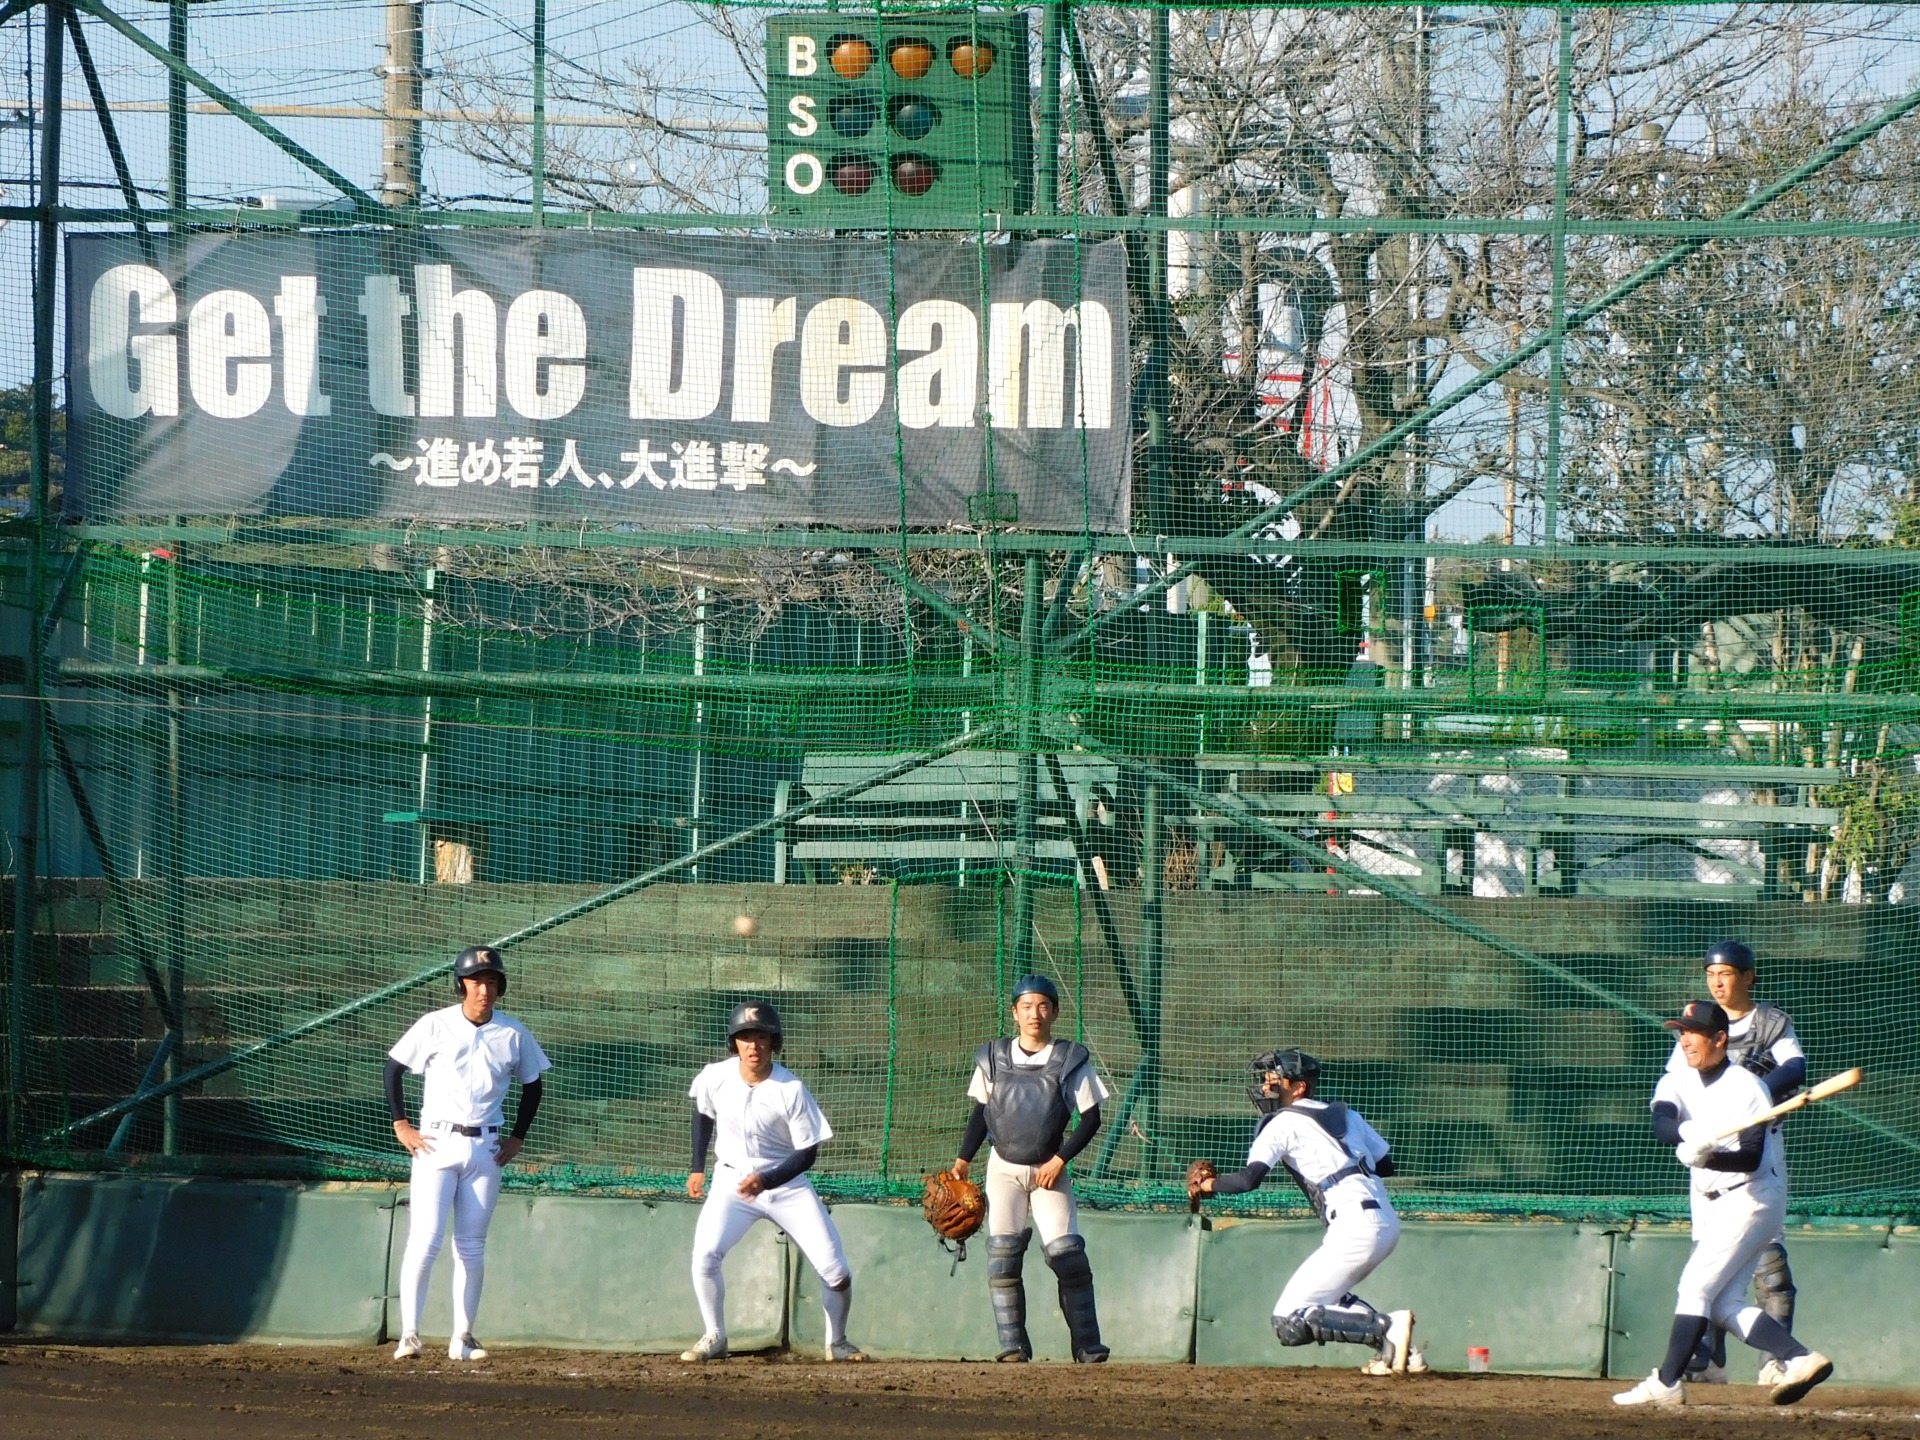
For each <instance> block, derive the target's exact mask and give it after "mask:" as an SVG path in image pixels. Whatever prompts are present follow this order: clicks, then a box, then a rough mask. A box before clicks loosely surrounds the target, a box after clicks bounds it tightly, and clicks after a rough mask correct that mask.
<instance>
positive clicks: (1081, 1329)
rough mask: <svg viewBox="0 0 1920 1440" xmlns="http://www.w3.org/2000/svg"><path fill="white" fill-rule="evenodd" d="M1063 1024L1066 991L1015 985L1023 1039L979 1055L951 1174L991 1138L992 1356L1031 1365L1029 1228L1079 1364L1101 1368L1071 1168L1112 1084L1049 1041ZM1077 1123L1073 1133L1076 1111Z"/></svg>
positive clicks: (1016, 1018) (995, 1044)
mask: <svg viewBox="0 0 1920 1440" xmlns="http://www.w3.org/2000/svg"><path fill="white" fill-rule="evenodd" d="M1059 1018H1060V991H1059V990H1058V989H1057V988H1056V987H1055V986H1054V983H1053V982H1052V981H1051V980H1049V979H1047V978H1046V977H1045V976H1042V975H1028V976H1026V977H1024V978H1023V979H1021V980H1018V981H1016V982H1015V984H1014V987H1013V1023H1014V1028H1015V1029H1016V1030H1017V1031H1018V1032H1019V1033H1018V1034H1017V1035H1015V1036H1002V1037H1001V1038H1000V1039H998V1040H989V1041H988V1042H987V1043H986V1044H985V1045H982V1046H981V1047H980V1049H979V1051H978V1052H977V1053H976V1054H975V1056H974V1063H973V1079H972V1080H971V1082H970V1083H969V1084H968V1086H967V1097H968V1098H969V1099H970V1100H972V1101H973V1110H972V1113H971V1114H970V1115H969V1116H968V1118H967V1129H966V1133H965V1135H964V1136H963V1137H962V1138H961V1141H960V1154H959V1157H958V1158H957V1159H956V1160H955V1161H954V1162H953V1173H954V1174H955V1175H958V1176H960V1177H961V1178H962V1179H965V1178H966V1177H967V1174H968V1170H969V1168H970V1167H971V1165H972V1163H973V1157H974V1156H975V1155H976V1154H978V1153H979V1151H980V1144H981V1142H982V1141H983V1140H987V1139H989V1138H991V1139H992V1141H993V1150H992V1152H991V1153H990V1154H989V1155H988V1156H987V1183H986V1192H987V1292H988V1294H989V1296H990V1297H991V1298H992V1301H993V1324H994V1328H995V1330H996V1331H997V1332H998V1333H999V1343H1000V1350H999V1354H998V1356H997V1357H996V1358H998V1359H1000V1360H1005V1361H1012V1362H1015V1363H1023V1362H1025V1361H1028V1360H1031V1359H1032V1358H1033V1343H1032V1341H1030V1340H1029V1339H1028V1338H1027V1291H1026V1284H1025V1282H1024V1281H1023V1280H1022V1278H1021V1271H1022V1270H1023V1268H1024V1266H1025V1260H1026V1253H1027V1245H1028V1243H1029V1241H1030V1240H1031V1239H1032V1235H1033V1231H1034V1230H1038V1231H1039V1232H1040V1246H1041V1249H1042V1251H1043V1252H1044V1253H1045V1255H1046V1257H1047V1265H1048V1266H1049V1267H1050V1268H1051V1269H1052V1271H1053V1274H1054V1278H1055V1279H1056V1280H1057V1281H1058V1282H1059V1285H1060V1313H1061V1314H1062V1315H1063V1316H1065V1317H1066V1322H1067V1334H1068V1336H1069V1338H1070V1339H1071V1342H1072V1345H1073V1358H1074V1359H1075V1360H1076V1361H1077V1362H1079V1363H1081V1364H1083V1365H1097V1364H1099V1363H1100V1362H1101V1361H1103V1360H1105V1359H1106V1358H1107V1355H1108V1353H1109V1352H1108V1350H1107V1347H1106V1346H1105V1345H1103V1344H1101V1343H1100V1317H1099V1312H1098V1310H1097V1309H1096V1308H1095V1305H1094V1295H1093V1267H1092V1266H1091V1265H1090V1264H1088V1262H1087V1242H1086V1241H1085V1240H1084V1239H1082V1238H1081V1235H1080V1211H1079V1207H1078V1206H1077V1205H1076V1204H1075V1202H1074V1198H1073V1183H1072V1181H1071V1180H1069V1179H1068V1177H1067V1166H1068V1165H1069V1164H1070V1163H1072V1161H1073V1158H1074V1157H1075V1156H1076V1155H1078V1154H1079V1153H1080V1152H1081V1151H1082V1150H1084V1149H1086V1148H1087V1142H1088V1141H1090V1140H1092V1139H1093V1137H1094V1134H1095V1133H1096V1132H1097V1131H1098V1130H1099V1129H1100V1102H1101V1101H1103V1100H1105V1099H1106V1098H1107V1094H1108V1091H1107V1087H1106V1086H1105V1085H1104V1084H1102V1083H1101V1080H1100V1077H1099V1076H1098V1075H1096V1074H1095V1073H1094V1070H1093V1062H1092V1057H1091V1056H1089V1055H1088V1053H1087V1047H1086V1046H1084V1045H1079V1044H1076V1043H1074V1042H1073V1041H1071V1040H1055V1039H1054V1038H1053V1026H1054V1022H1055V1021H1057V1020H1058V1019H1059ZM1076 1112H1077V1113H1078V1114H1079V1116H1080V1120H1079V1123H1078V1124H1076V1125H1075V1126H1074V1127H1073V1131H1072V1133H1071V1134H1069V1133H1068V1132H1067V1121H1068V1120H1069V1119H1071V1118H1072V1116H1073V1115H1074V1114H1075V1113H1076Z"/></svg>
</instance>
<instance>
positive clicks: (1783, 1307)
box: [1753, 1240, 1799, 1330]
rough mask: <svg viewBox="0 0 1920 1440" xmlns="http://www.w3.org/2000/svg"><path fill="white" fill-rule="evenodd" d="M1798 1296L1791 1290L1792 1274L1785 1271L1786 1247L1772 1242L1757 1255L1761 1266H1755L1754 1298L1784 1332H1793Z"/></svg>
mask: <svg viewBox="0 0 1920 1440" xmlns="http://www.w3.org/2000/svg"><path fill="white" fill-rule="evenodd" d="M1798 1293H1799V1292H1798V1291H1797V1290H1795V1289H1794V1288H1793V1271H1791V1270H1789V1269H1788V1268H1787V1247H1786V1246H1785V1245H1783V1244H1781V1243H1780V1242H1779V1241H1778V1240H1775V1241H1774V1242H1773V1243H1772V1244H1771V1245H1769V1246H1767V1248H1766V1249H1764V1250H1762V1251H1761V1252H1760V1263H1759V1264H1757V1265H1755V1266H1754V1269H1753V1297H1754V1299H1755V1300H1757V1301H1759V1302H1760V1308H1761V1309H1762V1310H1764V1311H1766V1312H1767V1314H1769V1315H1771V1316H1772V1317H1773V1318H1774V1319H1776V1320H1778V1321H1779V1322H1780V1326H1781V1328H1782V1329H1783V1330H1792V1329H1793V1300H1794V1296H1795V1295H1797V1294H1798Z"/></svg>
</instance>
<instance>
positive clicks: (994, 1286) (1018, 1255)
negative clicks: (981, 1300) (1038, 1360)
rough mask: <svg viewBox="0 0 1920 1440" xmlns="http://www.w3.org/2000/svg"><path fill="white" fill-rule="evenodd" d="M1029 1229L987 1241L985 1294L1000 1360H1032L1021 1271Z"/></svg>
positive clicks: (1030, 1235)
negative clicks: (990, 1305) (989, 1302)
mask: <svg viewBox="0 0 1920 1440" xmlns="http://www.w3.org/2000/svg"><path fill="white" fill-rule="evenodd" d="M1032 1238H1033V1232H1032V1231H1031V1230H1022V1231H1021V1232H1020V1233H1019V1234H1018V1235H995V1236H993V1237H991V1238H990V1239H989V1240H988V1241H987V1294H988V1295H990V1296H991V1297H992V1298H993V1328H994V1329H995V1330H997V1331H999V1332H1000V1354H999V1356H998V1358H999V1359H1001V1360H1031V1359H1032V1358H1033V1342H1032V1341H1031V1340H1029V1339H1027V1288H1026V1286H1025V1285H1023V1284H1022V1283H1021V1280H1020V1270H1021V1267H1022V1265H1023V1263H1024V1261H1025V1257H1026V1253H1027V1242H1028V1241H1029V1240H1031V1239H1032Z"/></svg>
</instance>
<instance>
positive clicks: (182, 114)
mask: <svg viewBox="0 0 1920 1440" xmlns="http://www.w3.org/2000/svg"><path fill="white" fill-rule="evenodd" d="M167 54H169V55H170V56H172V57H173V60H174V65H173V66H172V67H170V68H169V69H168V71H167V208H168V209H169V210H171V211H172V212H173V213H174V217H175V219H174V224H175V225H176V226H178V224H179V223H180V222H179V216H180V214H181V213H182V212H183V211H185V210H186V208H187V76H186V69H187V0H167Z"/></svg>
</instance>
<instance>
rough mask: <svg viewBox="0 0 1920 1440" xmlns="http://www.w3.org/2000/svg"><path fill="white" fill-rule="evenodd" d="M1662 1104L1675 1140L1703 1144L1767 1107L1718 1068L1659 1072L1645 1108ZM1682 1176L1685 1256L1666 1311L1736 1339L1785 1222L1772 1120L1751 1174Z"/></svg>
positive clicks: (1760, 1094)
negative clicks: (1685, 1183)
mask: <svg viewBox="0 0 1920 1440" xmlns="http://www.w3.org/2000/svg"><path fill="white" fill-rule="evenodd" d="M1662 1103H1666V1104H1670V1105H1672V1106H1673V1107H1674V1108H1675V1109H1676V1110H1678V1111H1679V1114H1680V1120H1681V1138H1682V1140H1683V1141H1691V1140H1696V1139H1698V1140H1702V1141H1704V1140H1706V1139H1707V1138H1709V1137H1711V1136H1713V1135H1717V1134H1718V1133H1719V1132H1721V1131H1723V1130H1728V1129H1732V1128H1733V1127H1735V1126H1738V1125H1739V1124H1740V1123H1741V1122H1742V1121H1746V1120H1752V1119H1754V1118H1755V1117H1757V1116H1760V1115H1763V1114H1765V1113H1766V1112H1767V1111H1768V1110H1770V1109H1771V1108H1772V1107H1773V1103H1774V1102H1773V1096H1772V1095H1771V1094H1770V1093H1769V1092H1768V1090H1767V1087H1766V1086H1765V1084H1763V1083H1762V1082H1761V1080H1760V1078H1759V1077H1758V1076H1757V1075H1755V1074H1753V1072H1752V1071H1750V1070H1746V1069H1744V1068H1742V1067H1741V1066H1738V1065H1730V1064H1722V1065H1720V1066H1718V1067H1716V1068H1715V1069H1713V1070H1711V1071H1700V1070H1695V1069H1693V1068H1692V1067H1691V1066H1689V1067H1687V1068H1685V1069H1681V1070H1669V1071H1667V1072H1666V1073H1665V1074H1664V1075H1662V1076H1661V1077H1660V1083H1659V1084H1658V1085H1657V1086H1656V1087H1655V1088H1654V1092H1653V1104H1655V1105H1659V1104H1662ZM1739 1148H1740V1140H1739V1137H1737V1136H1736V1137H1735V1138H1733V1139H1730V1140H1724V1141H1721V1142H1719V1143H1718V1145H1717V1146H1716V1147H1715V1149H1716V1151H1717V1152H1718V1153H1720V1154H1731V1153H1734V1152H1735V1151H1737V1150H1738V1149H1739ZM1689 1174H1690V1176H1691V1186H1690V1190H1689V1195H1688V1200H1689V1206H1690V1209H1691V1211H1692V1217H1693V1253H1692V1254H1691V1255H1690V1256H1689V1257H1688V1258H1687V1263H1686V1267H1685V1268H1684V1269H1683V1270H1682V1271H1681V1272H1680V1285H1679V1293H1678V1295H1677V1296H1676V1299H1675V1303H1674V1313H1675V1314H1676V1315H1704V1316H1706V1317H1707V1318H1708V1319H1710V1320H1712V1321H1713V1322H1714V1323H1715V1324H1717V1325H1719V1326H1721V1327H1722V1328H1723V1329H1727V1330H1732V1331H1734V1332H1735V1333H1736V1334H1738V1335H1740V1336H1742V1337H1743V1338H1744V1337H1745V1336H1746V1334H1747V1333H1748V1331H1749V1330H1750V1329H1751V1328H1752V1325H1753V1321H1754V1319H1755V1318H1757V1317H1758V1316H1759V1315H1760V1314H1761V1313H1762V1312H1761V1311H1760V1310H1759V1308H1758V1307H1756V1306H1753V1305H1748V1304H1746V1303H1744V1302H1745V1299H1746V1295H1747V1286H1748V1283H1749V1282H1750V1281H1751V1280H1752V1278H1753V1267H1754V1262H1755V1261H1756V1260H1758V1259H1759V1257H1760V1252H1761V1251H1762V1250H1764V1249H1765V1248H1766V1247H1767V1244H1768V1242H1769V1241H1771V1240H1772V1239H1773V1237H1774V1236H1776V1235H1778V1234H1779V1233H1780V1230H1781V1226H1782V1224H1783V1222H1784V1221H1785V1218H1786V1210H1787V1167H1786V1161H1785V1158H1784V1155H1783V1153H1782V1148H1781V1144H1780V1126H1779V1124H1778V1122H1775V1123H1774V1124H1772V1125H1769V1126H1767V1127H1766V1130H1765V1133H1764V1137H1763V1139H1762V1141H1761V1149H1760V1161H1759V1168H1758V1169H1756V1170H1754V1171H1753V1172H1752V1173H1750V1174H1748V1173H1743V1172H1739V1171H1731V1170H1714V1169H1708V1168H1706V1167H1704V1166H1696V1167H1694V1168H1692V1169H1691V1170H1690V1172H1689Z"/></svg>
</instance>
